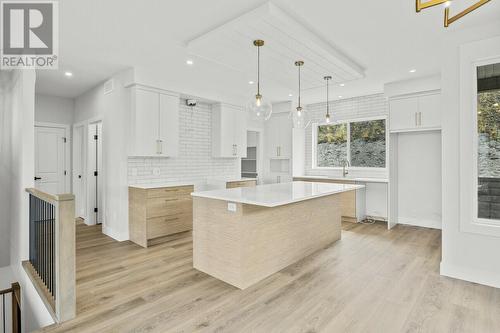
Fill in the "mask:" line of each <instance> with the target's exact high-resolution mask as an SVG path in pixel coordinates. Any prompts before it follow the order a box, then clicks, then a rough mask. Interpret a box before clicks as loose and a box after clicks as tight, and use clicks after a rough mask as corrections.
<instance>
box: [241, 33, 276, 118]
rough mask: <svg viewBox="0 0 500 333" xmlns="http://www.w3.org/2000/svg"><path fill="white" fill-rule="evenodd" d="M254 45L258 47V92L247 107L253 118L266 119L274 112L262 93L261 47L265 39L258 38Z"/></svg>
mask: <svg viewBox="0 0 500 333" xmlns="http://www.w3.org/2000/svg"><path fill="white" fill-rule="evenodd" d="M253 45H254V46H256V47H257V94H256V95H255V98H252V100H251V101H250V102H249V103H248V105H247V109H248V112H249V113H250V117H251V118H252V119H253V120H257V121H264V120H268V119H269V118H270V117H271V114H272V112H273V109H272V105H271V103H269V102H267V101H266V100H264V99H263V97H262V95H261V93H260V48H261V47H262V46H264V41H263V40H261V39H256V40H254V41H253ZM251 82H252V81H251ZM252 83H253V82H252Z"/></svg>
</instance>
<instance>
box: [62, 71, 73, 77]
mask: <svg viewBox="0 0 500 333" xmlns="http://www.w3.org/2000/svg"><path fill="white" fill-rule="evenodd" d="M64 75H66V76H67V77H72V76H73V73H71V72H64Z"/></svg>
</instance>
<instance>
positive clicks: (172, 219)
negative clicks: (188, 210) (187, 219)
mask: <svg viewBox="0 0 500 333" xmlns="http://www.w3.org/2000/svg"><path fill="white" fill-rule="evenodd" d="M178 219H179V218H178V217H173V218H170V219H165V222H171V221H176V220H178Z"/></svg>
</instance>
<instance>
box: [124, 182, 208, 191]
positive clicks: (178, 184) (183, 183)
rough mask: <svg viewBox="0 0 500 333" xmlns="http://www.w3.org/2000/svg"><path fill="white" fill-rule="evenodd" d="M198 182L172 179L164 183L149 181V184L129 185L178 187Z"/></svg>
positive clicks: (145, 187) (137, 185)
mask: <svg viewBox="0 0 500 333" xmlns="http://www.w3.org/2000/svg"><path fill="white" fill-rule="evenodd" d="M197 183H199V181H198V182H196V181H189V180H188V181H171V182H163V183H161V182H160V183H148V184H133V185H129V187H134V188H140V189H146V190H147V189H151V188H162V187H178V186H194V185H196V184H197Z"/></svg>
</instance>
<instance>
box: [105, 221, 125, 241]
mask: <svg viewBox="0 0 500 333" xmlns="http://www.w3.org/2000/svg"><path fill="white" fill-rule="evenodd" d="M102 233H103V234H105V235H106V236H109V237H111V238H113V239H115V240H117V241H119V242H123V241H126V240H128V239H129V237H128V233H124V232H121V233H120V232H117V231H115V230H113V229H111V228H110V227H107V226H105V225H104V224H103V225H102Z"/></svg>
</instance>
